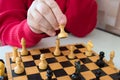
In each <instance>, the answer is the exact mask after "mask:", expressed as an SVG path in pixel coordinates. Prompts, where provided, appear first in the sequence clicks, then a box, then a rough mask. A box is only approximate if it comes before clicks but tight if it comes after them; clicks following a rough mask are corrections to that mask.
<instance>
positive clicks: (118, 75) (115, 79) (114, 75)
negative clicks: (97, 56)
mask: <svg viewBox="0 0 120 80" xmlns="http://www.w3.org/2000/svg"><path fill="white" fill-rule="evenodd" d="M109 76H110V77H111V78H112V79H114V80H119V79H120V73H119V72H116V73H114V74H110V75H109Z"/></svg>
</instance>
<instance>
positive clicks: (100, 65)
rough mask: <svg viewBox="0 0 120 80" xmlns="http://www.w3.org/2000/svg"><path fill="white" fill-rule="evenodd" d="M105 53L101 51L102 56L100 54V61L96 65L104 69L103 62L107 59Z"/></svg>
mask: <svg viewBox="0 0 120 80" xmlns="http://www.w3.org/2000/svg"><path fill="white" fill-rule="evenodd" d="M104 54H105V53H104V52H103V51H101V52H100V54H99V59H98V60H97V62H96V64H97V65H98V66H99V67H104V66H105V62H104V60H103V58H104V57H105V56H104Z"/></svg>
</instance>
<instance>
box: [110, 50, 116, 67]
mask: <svg viewBox="0 0 120 80" xmlns="http://www.w3.org/2000/svg"><path fill="white" fill-rule="evenodd" d="M114 56H115V52H114V51H111V52H110V60H109V61H108V65H109V66H111V67H114V63H113V58H114Z"/></svg>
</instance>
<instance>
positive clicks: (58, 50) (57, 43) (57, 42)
mask: <svg viewBox="0 0 120 80" xmlns="http://www.w3.org/2000/svg"><path fill="white" fill-rule="evenodd" d="M59 46H60V40H59V39H56V48H55V51H54V55H55V56H59V55H61V51H60V49H59Z"/></svg>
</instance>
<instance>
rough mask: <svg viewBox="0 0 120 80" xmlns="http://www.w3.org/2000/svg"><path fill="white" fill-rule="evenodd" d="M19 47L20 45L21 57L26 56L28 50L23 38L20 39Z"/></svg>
mask: <svg viewBox="0 0 120 80" xmlns="http://www.w3.org/2000/svg"><path fill="white" fill-rule="evenodd" d="M21 45H22V51H21V55H23V56H25V55H28V50H27V48H26V41H25V39H24V38H22V39H21Z"/></svg>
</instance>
